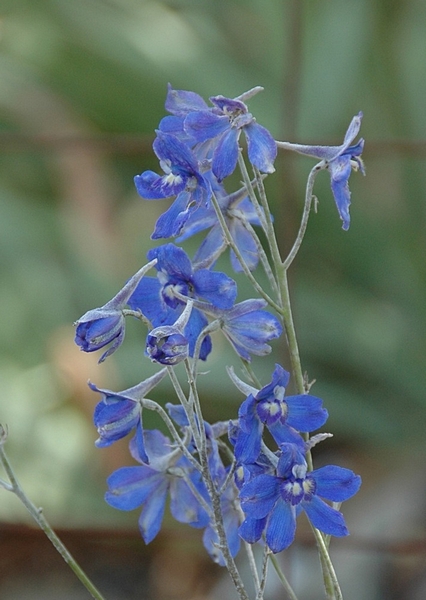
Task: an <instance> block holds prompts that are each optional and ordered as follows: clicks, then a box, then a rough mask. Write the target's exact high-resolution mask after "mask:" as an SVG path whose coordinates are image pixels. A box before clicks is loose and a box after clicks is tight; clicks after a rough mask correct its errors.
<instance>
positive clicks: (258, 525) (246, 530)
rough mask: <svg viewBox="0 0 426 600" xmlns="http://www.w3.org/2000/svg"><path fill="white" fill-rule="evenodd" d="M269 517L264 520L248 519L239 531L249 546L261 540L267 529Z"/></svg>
mask: <svg viewBox="0 0 426 600" xmlns="http://www.w3.org/2000/svg"><path fill="white" fill-rule="evenodd" d="M266 521H267V517H264V518H263V519H255V518H253V517H247V518H246V519H245V520H244V521H243V522H242V523H241V525H240V528H239V530H238V532H239V534H240V536H241V537H242V538H243V540H245V541H246V542H248V543H249V544H254V543H255V542H257V541H258V540H259V539H260V536H261V535H262V533H263V530H264V529H265V525H266Z"/></svg>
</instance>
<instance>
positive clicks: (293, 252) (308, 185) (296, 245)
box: [283, 161, 325, 269]
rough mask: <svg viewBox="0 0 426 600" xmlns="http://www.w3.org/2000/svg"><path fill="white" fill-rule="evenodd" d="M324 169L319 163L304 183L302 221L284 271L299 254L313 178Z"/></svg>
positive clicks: (310, 200) (306, 223)
mask: <svg viewBox="0 0 426 600" xmlns="http://www.w3.org/2000/svg"><path fill="white" fill-rule="evenodd" d="M324 168H325V162H324V161H321V162H320V163H318V164H317V165H315V167H313V169H311V172H310V173H309V176H308V181H307V183H306V193H305V206H304V209H303V215H302V220H301V222H300V227H299V231H298V233H297V237H296V239H295V241H294V244H293V247H292V249H291V250H290V252H289V253H288V256H287V258H286V259H285V261H284V263H283V266H284V269H288V268H289V266H290V265H291V263H292V262H293V260H294V259H295V258H296V255H297V253H298V252H299V249H300V246H301V244H302V241H303V238H304V236H305V232H306V227H307V226H308V219H309V213H310V211H311V205H312V199H313V197H314V196H313V189H314V183H315V178H316V176H317V175H318V173H319V171H322V170H323V169H324Z"/></svg>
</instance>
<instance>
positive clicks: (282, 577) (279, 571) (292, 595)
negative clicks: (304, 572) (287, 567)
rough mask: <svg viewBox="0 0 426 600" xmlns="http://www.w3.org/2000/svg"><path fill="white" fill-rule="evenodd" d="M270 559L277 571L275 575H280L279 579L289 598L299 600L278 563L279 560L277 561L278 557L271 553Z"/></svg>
mask: <svg viewBox="0 0 426 600" xmlns="http://www.w3.org/2000/svg"><path fill="white" fill-rule="evenodd" d="M269 559H270V561H271V563H272V565H273V567H274V569H275V573H276V574H277V575H278V579H279V580H280V581H281V583H282V585H283V587H284V589H285V591H286V592H287V596H288V598H289V600H298V598H297V596H296V594H295V592H294V590H293V588H292V587H291V585H290V583H289V582H288V579H287V577H286V576H285V575H284V573H283V572H282V569H281V567H280V565H279V563H278V560H277V557H276V556H275V554H272V553H271V554H270V557H269Z"/></svg>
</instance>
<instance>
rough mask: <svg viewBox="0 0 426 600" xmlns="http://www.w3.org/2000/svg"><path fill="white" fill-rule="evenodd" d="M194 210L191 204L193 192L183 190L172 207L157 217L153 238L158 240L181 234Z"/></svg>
mask: <svg viewBox="0 0 426 600" xmlns="http://www.w3.org/2000/svg"><path fill="white" fill-rule="evenodd" d="M192 210H194V207H193V206H192V205H191V194H190V193H189V192H181V193H180V194H179V195H178V196H177V197H176V199H175V201H174V202H173V204H172V205H171V206H170V208H169V209H168V210H166V212H164V213H163V214H162V215H161V216H160V217H159V218H158V219H157V222H156V224H155V229H154V232H153V234H152V235H151V239H153V240H158V239H161V238H170V237H174V236H176V235H179V233H180V231H181V229H182V227H183V226H184V225H185V223H186V221H187V220H188V218H189V216H190V214H191V211H192Z"/></svg>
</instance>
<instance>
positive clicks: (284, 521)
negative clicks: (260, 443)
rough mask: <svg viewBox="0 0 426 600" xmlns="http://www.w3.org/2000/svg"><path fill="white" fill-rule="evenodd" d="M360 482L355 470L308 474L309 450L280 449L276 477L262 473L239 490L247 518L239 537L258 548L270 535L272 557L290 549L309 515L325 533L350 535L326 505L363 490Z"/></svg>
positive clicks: (329, 468)
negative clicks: (301, 515) (301, 521)
mask: <svg viewBox="0 0 426 600" xmlns="http://www.w3.org/2000/svg"><path fill="white" fill-rule="evenodd" d="M360 485H361V478H360V477H359V476H358V475H355V473H353V472H352V471H351V470H350V469H345V468H343V467H337V466H334V465H328V466H325V467H321V468H320V469H314V470H313V471H310V472H308V469H307V463H306V460H305V457H304V451H302V450H301V449H300V447H299V446H298V445H295V444H290V443H285V444H281V448H280V453H279V458H278V464H277V468H276V474H275V475H271V474H260V475H258V476H256V477H253V478H252V479H251V480H250V481H248V482H247V483H246V484H244V485H243V487H242V488H241V490H240V500H241V507H242V509H243V511H244V513H245V515H246V519H245V521H244V522H243V524H242V525H241V527H240V535H241V536H242V537H243V539H245V540H246V541H248V542H250V543H254V542H256V541H258V540H259V539H260V537H261V535H262V533H264V534H265V540H266V543H267V545H268V547H269V548H270V549H271V551H272V552H274V553H275V552H280V551H281V550H284V549H285V548H288V546H290V544H291V543H292V542H293V540H294V536H295V532H296V517H297V516H298V514H299V513H300V512H301V511H302V510H304V511H305V513H306V515H307V517H308V519H309V520H310V522H311V523H312V525H313V526H314V527H316V528H317V529H319V530H320V531H322V532H323V533H325V534H329V535H333V536H338V537H340V536H345V535H348V533H349V531H348V529H347V527H346V524H345V521H344V518H343V515H342V514H341V512H339V511H338V510H336V509H334V508H332V507H331V506H330V505H329V504H327V503H326V502H324V500H323V499H322V498H325V499H326V500H329V501H332V502H342V501H344V500H348V499H349V498H351V497H352V496H353V495H354V494H356V492H357V491H358V489H359V487H360Z"/></svg>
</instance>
